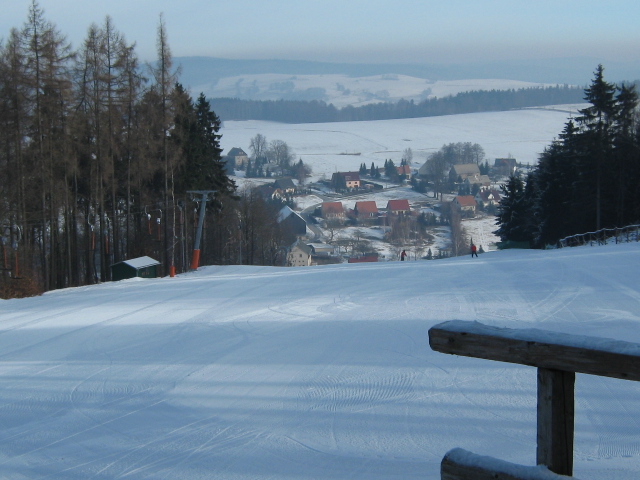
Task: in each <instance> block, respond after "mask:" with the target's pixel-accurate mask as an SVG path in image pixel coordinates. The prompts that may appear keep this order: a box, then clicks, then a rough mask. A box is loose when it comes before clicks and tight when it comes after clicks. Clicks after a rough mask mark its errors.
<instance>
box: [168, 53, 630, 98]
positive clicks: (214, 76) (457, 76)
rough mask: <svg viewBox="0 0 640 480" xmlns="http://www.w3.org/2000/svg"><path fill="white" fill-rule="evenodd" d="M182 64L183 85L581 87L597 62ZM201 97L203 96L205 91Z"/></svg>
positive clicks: (618, 69) (616, 78)
mask: <svg viewBox="0 0 640 480" xmlns="http://www.w3.org/2000/svg"><path fill="white" fill-rule="evenodd" d="M174 60H175V63H176V64H177V65H181V66H182V76H181V78H182V83H183V84H184V85H185V86H187V87H195V86H196V85H205V84H210V83H217V82H218V81H219V80H220V79H222V78H225V77H235V76H241V75H258V74H287V75H329V74H341V75H347V76H352V77H369V76H375V75H386V74H392V75H406V76H410V77H416V78H422V79H428V80H430V81H437V80H464V79H469V78H474V79H507V80H518V81H523V82H533V83H546V84H554V85H555V84H565V83H566V84H573V85H578V86H585V85H587V84H588V83H589V82H590V81H591V78H592V73H593V71H594V70H595V68H596V66H597V65H598V63H600V62H601V60H598V59H595V58H558V59H552V60H538V61H504V62H499V63H488V64H480V63H465V64H451V65H444V64H429V63H424V64H347V63H329V62H310V61H299V60H232V59H222V58H215V57H176V58H175V59H174ZM604 67H605V68H606V72H607V78H608V79H609V81H613V82H620V81H633V80H636V79H640V59H639V60H638V61H636V62H634V63H609V64H606V65H604ZM205 93H206V92H205Z"/></svg>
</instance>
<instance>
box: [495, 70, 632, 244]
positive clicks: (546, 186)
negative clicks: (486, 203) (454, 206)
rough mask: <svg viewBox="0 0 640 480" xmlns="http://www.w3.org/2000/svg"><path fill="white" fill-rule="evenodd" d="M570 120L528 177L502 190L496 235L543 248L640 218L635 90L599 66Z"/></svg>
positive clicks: (511, 183) (513, 177)
mask: <svg viewBox="0 0 640 480" xmlns="http://www.w3.org/2000/svg"><path fill="white" fill-rule="evenodd" d="M584 100H585V101H586V102H588V106H587V107H585V108H583V109H582V110H580V115H579V116H577V117H576V118H572V119H570V120H569V121H568V122H567V123H566V124H565V127H564V129H563V131H562V132H560V133H559V135H558V138H557V139H556V140H555V141H554V142H553V143H552V144H551V145H549V146H548V147H547V148H546V149H545V151H544V152H543V153H542V155H541V156H540V158H539V161H538V163H537V164H536V166H535V168H534V169H533V170H532V171H531V172H530V173H529V174H528V175H527V176H526V178H522V177H520V176H512V177H511V178H510V179H509V181H508V183H507V184H506V185H505V186H504V187H503V198H502V203H501V206H500V212H499V216H498V226H499V228H498V230H497V232H496V233H497V234H498V235H499V236H500V238H501V240H502V241H504V242H519V243H528V244H529V245H531V246H534V247H539V248H544V247H547V246H555V245H557V243H558V241H559V240H561V239H563V238H565V237H567V236H570V235H576V234H583V233H587V232H597V231H599V230H601V229H605V228H621V227H624V226H627V225H631V224H637V223H638V222H639V221H640V123H639V122H638V119H639V117H638V108H637V107H638V93H637V92H636V88H635V85H632V84H624V83H623V84H620V85H615V84H612V83H609V82H607V81H606V80H605V78H604V67H603V66H602V65H599V66H598V67H597V69H596V71H595V72H594V78H593V80H592V82H591V84H590V85H589V86H588V87H587V88H586V89H585V91H584Z"/></svg>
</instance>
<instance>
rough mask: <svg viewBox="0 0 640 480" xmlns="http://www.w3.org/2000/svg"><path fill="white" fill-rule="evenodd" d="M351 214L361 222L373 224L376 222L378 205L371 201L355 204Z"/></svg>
mask: <svg viewBox="0 0 640 480" xmlns="http://www.w3.org/2000/svg"><path fill="white" fill-rule="evenodd" d="M353 214H354V216H355V217H356V219H357V220H359V221H361V222H373V221H376V220H378V214H379V212H378V205H376V202H374V201H373V200H366V201H360V202H356V205H355V207H354V209H353Z"/></svg>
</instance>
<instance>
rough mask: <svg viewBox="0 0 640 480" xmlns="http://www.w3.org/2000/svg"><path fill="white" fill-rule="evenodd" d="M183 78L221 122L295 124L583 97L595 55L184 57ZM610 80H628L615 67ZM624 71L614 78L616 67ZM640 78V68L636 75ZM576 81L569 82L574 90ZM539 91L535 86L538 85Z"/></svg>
mask: <svg viewBox="0 0 640 480" xmlns="http://www.w3.org/2000/svg"><path fill="white" fill-rule="evenodd" d="M175 61H176V64H178V65H180V67H181V78H180V81H181V83H182V84H183V85H184V86H185V87H186V88H187V89H188V90H189V91H190V92H191V93H192V95H193V96H197V95H199V94H200V93H204V94H205V96H207V97H208V98H210V99H212V105H213V107H214V110H215V111H216V113H217V114H218V115H219V116H220V117H221V118H222V119H223V120H247V119H254V120H271V121H280V122H289V123H305V122H307V123H309V122H314V123H315V122H335V121H353V120H379V119H393V118H412V117H424V116H434V115H450V114H457V113H471V112H481V111H501V110H509V109H512V108H524V107H534V106H545V105H558V104H565V103H579V102H581V101H582V100H583V89H584V87H585V86H586V85H588V83H589V82H590V81H591V79H592V75H593V70H594V69H595V67H596V66H597V61H595V60H593V59H570V60H566V61H562V62H560V61H554V62H546V63H542V62H538V63H531V62H529V63H522V64H518V63H517V62H510V63H508V62H504V63H501V64H487V65H477V64H466V65H450V66H446V65H426V64H393V65H392V64H343V63H326V62H324V63H323V62H309V61H293V60H229V59H220V58H213V57H178V58H176V59H175ZM605 68H607V74H608V77H607V78H609V79H611V81H617V80H616V79H617V78H622V79H623V80H629V79H631V78H632V77H629V76H627V77H624V76H623V77H620V75H632V73H631V72H634V71H636V72H640V69H636V70H634V68H633V66H629V65H616V66H614V67H613V69H612V70H613V74H612V72H610V71H609V68H608V67H605ZM616 71H617V72H618V76H615V72H616ZM637 77H640V74H639V75H637ZM569 87H571V88H569ZM533 90H535V91H533Z"/></svg>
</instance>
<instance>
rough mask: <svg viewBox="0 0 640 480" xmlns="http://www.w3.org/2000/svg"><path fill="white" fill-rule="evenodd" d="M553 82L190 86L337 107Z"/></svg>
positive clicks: (379, 79) (254, 79)
mask: <svg viewBox="0 0 640 480" xmlns="http://www.w3.org/2000/svg"><path fill="white" fill-rule="evenodd" d="M541 86H549V84H542V83H532V82H523V81H519V80H502V79H468V80H428V79H424V78H418V77H412V76H408V75H396V74H387V75H373V76H368V77H355V76H350V75H341V74H326V75H288V74H252V75H240V76H233V77H224V78H220V79H218V80H215V81H213V82H209V83H204V84H199V85H196V86H194V87H193V88H191V91H192V92H193V93H194V94H195V95H196V96H197V95H199V94H200V92H203V93H204V94H205V95H206V96H207V97H209V98H219V97H228V98H241V99H245V100H282V99H284V100H322V101H324V102H326V103H327V104H333V105H334V106H335V107H336V108H342V107H345V106H347V105H352V106H360V105H366V104H369V103H379V102H397V101H398V100H400V99H405V100H414V101H416V102H420V101H422V100H426V99H428V98H434V97H438V98H442V97H446V96H449V95H456V94H458V93H461V92H468V91H472V90H509V89H521V88H532V87H541Z"/></svg>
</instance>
